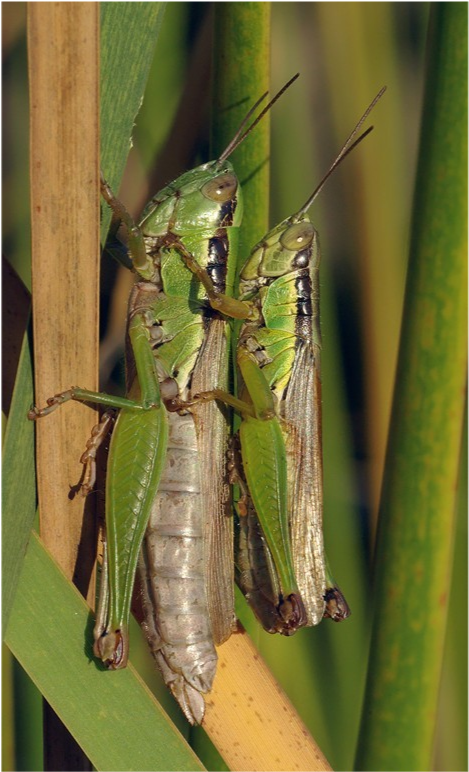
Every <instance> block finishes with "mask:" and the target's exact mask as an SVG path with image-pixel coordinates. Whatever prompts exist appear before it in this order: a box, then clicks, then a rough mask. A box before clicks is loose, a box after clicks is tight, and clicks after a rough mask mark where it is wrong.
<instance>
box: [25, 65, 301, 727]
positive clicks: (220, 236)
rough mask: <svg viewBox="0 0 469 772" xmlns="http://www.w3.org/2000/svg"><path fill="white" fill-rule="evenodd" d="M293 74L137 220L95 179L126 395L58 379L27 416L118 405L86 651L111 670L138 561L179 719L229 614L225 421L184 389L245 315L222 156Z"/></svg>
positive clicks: (124, 652)
mask: <svg viewBox="0 0 469 772" xmlns="http://www.w3.org/2000/svg"><path fill="white" fill-rule="evenodd" d="M296 77H297V76H295V78H293V79H292V80H291V81H289V83H287V84H286V86H285V87H284V88H283V89H282V90H281V91H280V92H279V93H278V94H277V95H276V97H274V99H273V100H272V101H271V102H270V103H269V104H268V105H267V107H266V108H264V110H263V111H262V112H261V113H260V115H259V116H258V117H257V119H256V120H255V121H254V122H253V123H252V124H251V125H250V126H249V127H248V128H247V129H244V126H245V124H246V122H247V121H248V119H249V118H250V116H251V115H252V113H253V111H254V110H255V109H256V108H257V106H258V105H259V104H260V102H261V101H262V100H263V99H264V98H265V96H266V95H264V96H263V97H261V99H260V100H259V101H258V102H257V103H256V105H254V107H253V108H252V109H251V110H250V111H249V113H248V115H247V116H246V118H245V120H244V121H243V123H242V124H241V126H240V128H239V130H238V132H237V133H236V135H235V137H234V138H233V140H232V141H231V142H230V143H229V145H228V147H227V148H226V149H225V150H224V151H223V153H222V154H221V155H220V157H219V158H218V159H217V160H215V161H212V162H210V163H207V164H203V165H202V166H199V167H198V168H196V169H194V170H192V171H191V172H187V173H185V174H182V175H181V176H180V177H178V178H177V179H176V180H174V182H172V183H170V184H169V185H167V186H166V187H165V188H164V189H163V190H161V191H160V192H159V193H157V194H156V196H154V198H153V199H152V200H151V201H150V202H149V204H148V205H147V207H146V208H145V210H144V212H143V213H142V217H141V220H140V223H139V225H136V224H135V223H134V221H133V220H132V218H131V217H130V216H129V214H128V213H127V211H126V210H125V208H124V206H123V205H122V204H121V202H120V201H118V199H117V198H116V197H115V196H114V194H113V193H112V191H111V189H110V188H109V186H108V185H107V183H106V182H105V180H104V179H103V180H102V185H101V191H102V195H103V197H104V199H105V201H106V202H107V203H108V204H109V206H110V207H111V209H112V210H113V214H114V217H115V218H116V219H119V220H121V221H122V222H123V224H124V226H125V227H126V229H127V231H128V251H129V253H130V256H131V258H132V264H133V268H134V270H135V271H136V272H137V274H138V278H139V281H138V282H137V283H136V285H135V286H134V288H133V290H132V293H131V296H130V299H129V309H128V325H127V345H126V388H127V397H126V398H122V399H119V398H114V397H109V396H108V395H103V394H96V393H92V392H88V391H86V390H83V389H80V388H72V389H70V390H69V391H67V392H63V393H61V394H58V395H56V396H55V397H53V398H51V399H50V400H48V406H47V407H46V408H44V409H42V410H38V409H37V408H33V409H32V410H31V411H30V414H29V417H30V418H32V419H36V418H39V417H41V416H43V415H47V414H48V413H50V412H51V411H52V410H54V409H55V408H56V407H58V406H59V405H60V404H62V403H63V402H65V401H67V400H69V399H76V400H79V401H87V402H94V403H98V404H104V405H106V406H108V407H113V408H118V409H119V410H120V412H119V416H118V418H117V422H116V425H115V428H114V430H113V433H112V438H111V444H110V449H109V460H108V467H107V480H106V501H107V503H106V537H105V541H104V560H103V570H102V575H101V583H100V599H99V604H98V611H97V619H96V625H95V631H94V636H95V645H94V651H95V654H96V656H97V657H99V658H101V659H102V660H103V662H104V663H105V664H106V666H107V667H108V668H110V669H119V668H122V667H125V665H126V663H127V656H128V629H127V628H128V620H129V614H130V604H131V598H132V591H133V586H134V579H135V574H136V570H137V562H139V573H140V580H141V586H142V601H143V611H144V617H145V620H144V624H143V627H144V630H145V632H146V634H147V638H148V641H149V644H150V647H151V649H152V653H153V654H154V656H155V659H156V660H157V662H158V665H159V667H160V669H161V671H162V674H163V677H164V680H165V682H166V683H167V685H168V686H169V687H170V689H171V691H172V692H173V694H174V696H175V697H176V699H177V700H178V702H179V704H180V705H181V707H182V709H183V711H184V713H185V715H186V717H187V718H188V720H189V721H190V722H191V723H200V722H201V721H202V718H203V715H204V699H203V696H202V694H203V693H206V692H208V691H210V689H211V686H212V681H213V678H214V675H215V670H216V662H217V655H216V651H215V646H214V644H219V643H221V642H223V641H224V640H226V638H228V637H229V635H230V634H231V632H232V631H233V630H234V628H235V622H236V619H235V614H234V595H233V584H234V582H233V578H234V569H233V554H232V553H233V518H232V517H231V508H230V500H229V486H228V484H227V480H226V449H227V443H228V425H227V421H226V417H225V415H224V413H223V412H222V411H221V410H220V408H219V407H218V406H217V405H216V404H215V403H212V404H202V403H201V404H199V405H196V406H194V407H193V408H190V409H189V403H190V402H191V399H192V397H193V394H194V392H195V391H205V390H210V389H212V388H222V389H227V388H228V358H229V341H230V337H231V333H230V330H229V326H228V324H227V322H226V320H225V318H224V317H222V316H221V313H220V312H222V313H223V314H225V315H227V316H228V317H230V318H240V319H246V318H248V317H249V315H250V313H251V305H250V304H246V303H243V302H240V301H238V300H236V299H234V298H233V297H232V294H233V282H234V272H235V266H236V248H237V235H238V228H239V225H240V222H241V218H242V196H241V189H240V186H239V182H238V179H237V177H236V175H235V173H234V170H233V167H232V165H231V164H230V162H229V161H228V160H227V159H228V157H229V156H230V155H231V154H232V153H233V151H234V150H235V149H236V148H237V147H238V145H239V144H240V143H241V142H242V141H243V140H244V139H245V137H246V136H247V135H248V134H249V133H250V131H252V129H253V128H254V126H255V125H256V124H257V122H258V121H259V120H260V119H261V118H262V116H263V115H264V114H265V113H266V111H267V110H269V109H270V107H271V106H272V105H273V103H274V102H275V101H276V100H277V99H278V98H279V97H280V95H281V94H282V93H283V92H284V90H285V89H286V88H287V87H288V86H289V85H290V84H291V83H292V82H293V80H295V79H296ZM194 279H195V280H194ZM111 423H112V420H111V418H110V416H109V414H108V413H106V414H105V415H104V417H103V420H102V422H101V423H100V424H99V425H98V427H96V428H95V430H94V431H93V436H92V438H91V440H90V441H89V443H88V446H87V450H86V451H85V454H84V455H83V456H82V462H83V463H84V464H85V485H84V492H85V493H86V492H88V490H89V489H90V488H91V486H92V483H93V481H94V476H95V474H94V464H95V461H94V459H95V456H96V451H97V447H98V445H99V443H100V442H102V441H103V439H104V437H105V435H106V434H107V432H108V431H109V430H110V427H111ZM145 532H146V535H145ZM144 536H145V538H144ZM139 553H140V558H139Z"/></svg>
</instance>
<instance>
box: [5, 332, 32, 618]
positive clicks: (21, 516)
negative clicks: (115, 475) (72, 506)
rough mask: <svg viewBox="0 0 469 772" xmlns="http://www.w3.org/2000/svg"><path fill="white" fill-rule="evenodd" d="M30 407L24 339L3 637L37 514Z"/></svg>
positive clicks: (12, 431) (8, 478)
mask: <svg viewBox="0 0 469 772" xmlns="http://www.w3.org/2000/svg"><path fill="white" fill-rule="evenodd" d="M32 403H33V381H32V364H31V353H30V349H29V339H28V334H27V333H26V334H25V336H24V341H23V347H22V350H21V355H20V359H19V364H18V375H17V378H16V384H15V389H14V392H13V399H12V403H11V409H10V414H9V417H8V423H7V429H6V434H5V443H4V451H3V459H4V461H3V490H2V509H3V514H2V569H3V581H2V609H3V616H2V633H3V631H4V630H5V629H6V626H7V624H8V618H9V615H10V611H11V607H12V604H13V600H14V597H15V592H16V587H17V584H18V579H19V576H20V572H21V566H22V561H23V556H24V554H25V552H26V547H27V544H28V539H29V534H30V531H31V528H32V525H33V521H34V516H35V513H36V477H35V471H34V424H33V423H32V422H31V421H28V419H27V418H26V414H27V412H28V410H29V408H30V407H31V405H32Z"/></svg>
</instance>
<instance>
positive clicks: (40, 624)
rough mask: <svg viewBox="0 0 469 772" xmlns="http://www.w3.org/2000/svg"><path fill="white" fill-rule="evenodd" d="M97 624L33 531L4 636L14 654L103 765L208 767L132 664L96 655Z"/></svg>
mask: <svg viewBox="0 0 469 772" xmlns="http://www.w3.org/2000/svg"><path fill="white" fill-rule="evenodd" d="M92 627H93V619H92V616H91V612H90V610H89V609H88V607H87V605H86V603H85V602H84V600H83V598H82V597H81V595H80V594H79V593H78V591H77V590H76V589H75V588H74V587H73V585H72V584H70V582H68V581H67V579H66V578H65V576H64V575H63V574H62V572H61V571H60V569H59V568H58V566H57V565H56V564H55V563H54V561H53V560H52V558H51V557H50V556H49V554H48V552H47V551H46V550H45V548H44V547H43V546H42V543H41V541H40V539H39V538H38V536H37V535H36V534H35V533H33V535H32V537H31V539H30V543H29V547H28V551H27V554H26V557H25V560H24V563H23V570H22V573H21V577H20V581H19V584H18V590H17V594H16V598H15V603H14V606H13V609H12V613H11V616H10V622H9V625H8V629H7V633H6V638H5V640H6V643H7V645H8V646H9V648H10V649H11V651H12V652H13V654H14V655H15V657H16V658H17V659H18V660H19V662H20V663H21V664H22V666H23V667H24V668H25V670H26V671H27V672H28V674H29V675H30V677H31V678H32V680H33V681H34V683H35V684H36V686H37V687H38V688H39V689H40V691H41V692H42V694H43V695H44V697H45V698H46V700H47V701H48V702H49V704H50V705H51V706H52V707H53V709H54V710H55V711H56V713H57V714H58V715H59V716H60V718H61V720H62V721H63V723H64V724H65V725H66V726H67V728H68V729H69V731H70V732H71V733H72V734H73V736H74V737H75V739H76V740H77V742H78V743H79V744H80V746H81V747H82V748H83V750H84V752H85V753H86V755H87V756H88V757H89V758H90V760H91V761H92V763H93V764H94V766H95V767H96V769H98V770H109V769H121V770H122V769H125V770H132V769H134V770H170V769H174V770H183V769H184V770H193V769H203V767H202V766H201V764H200V762H199V761H198V759H197V757H196V756H195V754H194V753H193V752H192V751H191V749H190V748H189V747H188V745H187V744H186V742H185V740H184V739H183V738H182V737H181V735H180V734H179V732H178V731H177V729H175V728H174V725H173V724H172V722H171V721H169V719H168V718H167V716H166V715H165V713H164V712H163V711H162V709H161V708H160V707H159V705H158V703H157V702H156V701H155V699H154V698H153V697H152V695H151V694H150V692H149V691H148V689H147V688H146V686H145V685H144V684H143V682H142V681H141V680H140V678H139V677H138V676H137V675H136V673H135V671H134V670H133V668H132V667H129V668H127V669H126V670H122V671H116V672H109V671H106V670H104V669H102V668H101V666H99V665H97V664H96V662H95V661H92V660H93V655H92V638H93V636H92ZM80 641H81V644H80Z"/></svg>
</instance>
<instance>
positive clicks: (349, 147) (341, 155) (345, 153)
mask: <svg viewBox="0 0 469 772" xmlns="http://www.w3.org/2000/svg"><path fill="white" fill-rule="evenodd" d="M385 91H386V86H383V88H382V89H381V91H379V92H378V93H377V94H376V96H375V98H374V99H373V101H372V102H371V104H370V105H368V107H367V108H366V110H365V112H364V113H363V115H362V117H361V118H360V120H359V121H358V123H357V125H356V126H355V128H354V129H353V131H352V133H351V134H350V135H349V137H348V138H347V139H346V141H345V142H344V144H343V146H342V149H341V150H340V152H339V154H338V156H337V158H336V159H335V161H334V163H333V164H332V166H330V167H329V170H328V171H327V172H326V174H325V175H324V177H323V178H322V180H321V182H320V183H319V185H318V186H317V188H315V190H314V191H313V193H312V194H311V195H310V197H309V198H308V200H307V201H306V203H305V204H303V206H302V207H301V209H299V210H298V212H297V213H296V214H295V215H294V216H295V217H300V216H301V215H302V214H304V213H305V212H306V211H307V209H309V207H310V206H311V204H312V203H313V201H314V199H315V198H316V196H317V195H318V193H319V192H320V191H321V190H322V189H323V187H324V184H325V182H326V181H327V180H328V179H329V177H330V176H331V174H332V172H333V171H334V170H335V169H337V167H338V165H339V164H340V163H342V161H343V160H344V158H345V157H346V156H348V154H349V153H351V152H352V150H354V148H356V146H357V145H359V144H360V142H361V141H362V140H363V139H365V137H366V136H367V135H368V134H369V133H370V131H373V128H374V127H373V126H370V128H369V129H367V130H366V131H364V132H363V134H361V135H360V136H359V137H358V139H356V140H355V141H354V142H352V140H353V138H354V137H355V136H356V135H357V134H358V132H359V130H360V128H361V126H362V125H363V122H364V121H365V120H366V119H367V118H368V115H369V114H370V112H371V111H372V109H373V107H374V106H375V104H376V102H378V100H379V99H381V97H382V96H383V94H384V92H385ZM350 143H352V144H350Z"/></svg>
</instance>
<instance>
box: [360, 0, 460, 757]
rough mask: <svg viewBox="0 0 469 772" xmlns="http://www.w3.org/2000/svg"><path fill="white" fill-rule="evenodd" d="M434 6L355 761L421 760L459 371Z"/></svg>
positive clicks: (454, 37)
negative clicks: (365, 681)
mask: <svg viewBox="0 0 469 772" xmlns="http://www.w3.org/2000/svg"><path fill="white" fill-rule="evenodd" d="M466 26H467V20H466V9H465V7H464V6H463V5H461V4H459V3H449V4H434V5H433V6H432V12H431V20H430V31H429V41H428V73H427V86H426V94H425V103H424V113H423V123H422V138H421V149H420V158H419V167H418V174H417V186H416V196H415V204H414V222H413V233H412V242H411V254H410V263H409V273H408V279H407V288H406V300H405V308H404V322H403V327H402V335H401V347H400V354H399V363H398V371H397V380H396V390H395V395H394V407H393V416H392V421H391V427H392V428H391V436H390V440H389V444H388V453H387V463H386V471H385V479H384V486H383V492H382V500H381V512H380V521H379V530H378V542H377V554H376V584H375V598H376V616H375V620H374V628H373V635H372V642H371V654H370V665H369V673H368V683H367V691H366V699H365V706H364V713H363V722H362V728H361V739H360V744H359V752H358V759H357V768H358V769H365V770H368V769H373V770H381V769H392V770H403V769H406V770H409V769H412V770H420V769H430V768H431V767H430V765H431V757H432V750H433V736H434V730H435V713H436V705H437V697H438V688H439V682H440V673H441V662H442V653H443V644H444V636H445V623H446V615H447V598H448V590H449V578H450V567H451V559H452V547H453V526H454V512H455V494H456V482H457V473H458V461H459V453H460V442H461V429H462V423H463V411H464V401H465V382H466V351H467V324H466V314H467V305H466V286H467V279H466V259H467V228H466V213H467V190H466V170H467V157H466V153H467V150H466V143H467V105H466V100H467V91H466V73H467V35H466Z"/></svg>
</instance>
